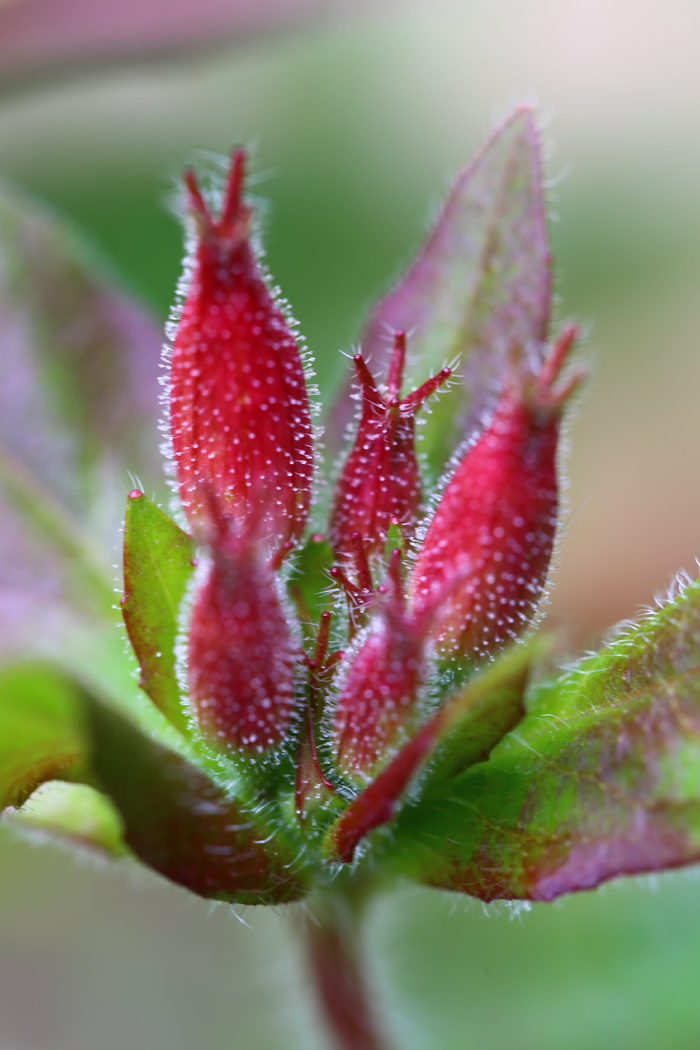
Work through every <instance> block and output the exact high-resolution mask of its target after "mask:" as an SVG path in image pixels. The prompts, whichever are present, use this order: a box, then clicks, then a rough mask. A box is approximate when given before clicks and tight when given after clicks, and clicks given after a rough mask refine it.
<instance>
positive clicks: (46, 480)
mask: <svg viewBox="0 0 700 1050" xmlns="http://www.w3.org/2000/svg"><path fill="white" fill-rule="evenodd" d="M101 273H102V267H101V265H100V264H99V262H98V261H97V260H95V259H94V258H93V257H92V256H91V255H90V253H88V252H87V251H86V250H85V248H84V247H83V246H81V245H80V244H79V243H78V242H77V241H76V238H75V236H74V235H73V234H72V232H71V231H69V230H67V229H65V228H64V227H63V226H62V224H61V223H59V222H58V221H57V220H56V219H54V218H53V216H51V215H50V214H49V213H47V212H45V211H43V210H41V209H39V208H38V207H37V206H35V205H34V204H32V203H30V202H29V201H27V200H26V199H24V198H23V197H21V196H19V195H16V194H14V193H11V192H9V191H7V190H2V191H0V372H1V373H2V377H3V380H2V384H0V628H1V630H0V652H12V651H14V650H16V649H17V648H22V649H29V650H35V649H36V648H37V645H36V643H37V640H39V639H40V638H41V637H42V635H43V634H44V633H45V632H50V631H51V630H52V626H53V624H54V623H55V621H56V619H57V618H58V619H59V620H61V621H64V622H65V619H66V617H68V616H70V615H71V612H70V610H71V609H73V611H75V610H76V609H77V608H78V607H80V606H81V605H82V606H83V609H84V608H85V607H86V606H85V603H86V602H88V603H89V606H88V607H89V608H90V610H91V615H92V613H93V612H94V609H95V598H97V601H98V604H99V606H100V607H101V608H104V607H105V606H108V605H109V604H110V603H111V596H110V585H111V576H112V573H111V571H110V568H109V566H110V562H111V560H112V551H113V545H114V536H115V534H116V530H117V528H118V523H119V521H120V519H121V508H122V506H123V498H124V494H125V492H126V491H128V488H129V487H131V486H130V484H129V480H128V468H129V467H131V468H132V469H138V470H139V471H140V472H141V471H143V472H144V475H145V477H146V478H147V479H152V478H154V477H157V474H158V467H157V447H158V439H157V431H156V418H157V392H158V384H157V371H158V360H159V352H160V344H161V337H160V332H159V330H158V327H157V326H156V325H155V324H154V323H152V322H151V320H150V319H149V318H148V317H147V316H146V314H145V313H144V312H143V311H142V310H141V309H140V308H139V307H137V306H136V305H135V304H133V303H131V302H130V301H129V299H128V298H127V297H126V296H124V295H123V294H121V293H120V292H118V291H117V290H116V289H114V288H113V287H112V286H111V284H110V283H109V282H108V281H107V280H106V279H105V278H103V277H102V276H101Z"/></svg>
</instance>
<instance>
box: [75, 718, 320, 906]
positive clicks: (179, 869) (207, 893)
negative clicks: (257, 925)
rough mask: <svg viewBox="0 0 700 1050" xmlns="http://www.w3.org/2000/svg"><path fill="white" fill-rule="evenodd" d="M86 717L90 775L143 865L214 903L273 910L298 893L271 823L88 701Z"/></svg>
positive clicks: (289, 850)
mask: <svg viewBox="0 0 700 1050" xmlns="http://www.w3.org/2000/svg"><path fill="white" fill-rule="evenodd" d="M86 714H87V721H88V727H89V728H88V731H89V735H90V738H91V741H92V757H91V768H92V770H93V771H94V773H95V775H96V776H97V779H98V781H99V783H100V784H101V785H102V787H103V788H104V790H105V791H106V793H107V794H108V796H109V797H110V798H111V800H112V802H113V803H114V804H115V806H116V807H117V809H118V810H119V813H120V815H121V818H122V821H123V824H124V840H125V842H126V844H127V845H128V846H129V848H130V849H131V850H133V852H134V853H135V854H136V856H137V857H138V858H139V859H140V860H141V861H143V863H144V864H146V865H148V866H149V867H151V868H153V869H154V870H155V871H157V872H159V873H160V874H161V875H164V876H165V878H167V879H170V880H171V881H172V882H176V883H178V885H180V886H184V887H186V888H187V889H189V890H191V891H192V892H193V893H197V894H199V895H200V896H202V897H208V898H213V899H215V900H224V901H236V902H240V903H243V904H273V903H280V902H283V901H288V900H294V899H296V898H297V897H299V896H301V895H302V894H303V892H304V891H305V889H306V877H305V874H304V871H303V869H302V868H301V866H300V863H299V861H298V856H297V854H296V852H295V851H294V849H293V847H292V845H291V844H290V843H289V842H288V840H287V839H286V838H285V837H284V833H283V831H282V829H281V828H279V827H277V826H276V825H275V823H273V822H272V821H271V820H267V819H266V818H265V817H264V816H263V815H262V814H260V813H255V812H253V811H252V809H250V808H246V807H244V806H243V805H242V804H241V803H239V802H236V801H233V800H232V799H230V798H229V796H228V795H227V794H226V793H225V791H224V790H223V789H222V788H221V787H220V786H219V785H218V784H216V783H215V782H214V781H213V780H211V779H210V778H209V777H208V776H207V775H206V774H205V773H204V772H202V770H200V769H199V768H198V767H197V766H195V765H193V764H192V763H191V762H189V761H188V760H187V759H185V758H183V757H182V756H181V755H179V754H176V753H175V752H174V751H171V750H169V749H168V748H165V747H162V746H161V745H160V744H156V743H154V742H153V741H152V740H150V739H149V738H148V737H146V736H144V735H143V734H142V733H141V732H140V731H139V730H138V729H137V728H136V727H135V726H134V725H133V723H131V722H130V721H128V720H127V719H125V718H123V717H122V716H121V715H119V714H117V713H116V712H115V711H112V710H110V709H109V708H107V707H104V706H102V705H101V704H99V703H95V702H94V701H90V700H88V701H87V702H86Z"/></svg>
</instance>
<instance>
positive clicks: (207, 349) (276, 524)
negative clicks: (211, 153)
mask: <svg viewBox="0 0 700 1050" xmlns="http://www.w3.org/2000/svg"><path fill="white" fill-rule="evenodd" d="M244 164H245V154H244V152H243V151H242V150H238V151H236V152H235V153H234V155H233V160H232V165H231V171H230V173H229V177H228V182H227V186H226V192H225V196H224V202H223V207H222V210H221V214H220V216H219V218H214V217H213V216H212V214H211V213H210V211H209V208H208V206H207V204H206V202H205V201H204V198H203V197H202V194H201V191H200V189H199V187H198V185H197V182H196V180H195V176H194V174H193V173H192V172H189V173H187V175H186V176H185V186H186V191H187V206H188V209H189V212H190V215H191V217H192V219H193V222H194V227H195V231H196V242H195V248H194V252H193V256H192V259H191V269H192V272H191V279H190V282H189V289H188V292H187V297H186V300H185V304H184V306H183V309H182V314H181V317H180V321H179V324H178V328H177V334H176V336H175V340H174V344H173V349H172V360H171V367H170V430H171V436H172V446H173V452H174V458H175V468H176V473H177V482H178V487H179V494H180V499H181V501H182V505H183V507H184V510H185V513H186V514H187V517H188V518H189V521H190V523H191V525H192V526H193V527H194V528H195V529H197V528H198V527H199V531H200V532H202V531H204V532H205V533H206V531H207V528H208V527H210V526H211V521H210V509H211V506H212V503H213V504H215V505H216V512H217V517H220V516H225V517H228V518H230V519H231V520H232V521H233V522H234V523H235V524H236V526H237V527H239V528H243V527H245V526H246V525H247V524H248V523H249V520H250V515H251V513H252V512H253V511H254V512H255V514H256V515H257V521H258V523H259V525H260V527H261V528H262V529H263V534H264V535H265V536H266V538H267V539H268V541H269V543H270V546H271V547H272V548H273V549H274V550H280V549H281V548H282V545H283V544H285V543H289V542H290V541H295V540H297V539H298V538H299V536H300V534H301V532H302V530H303V528H304V524H305V522H306V518H307V516H308V509H309V501H310V494H311V476H312V467H313V449H312V436H311V421H310V414H309V399H308V396H307V390H306V382H305V378H304V370H303V365H302V361H301V357H300V353H299V348H298V346H297V343H296V340H295V338H294V336H293V334H292V332H291V330H290V328H289V326H288V324H287V322H286V320H285V318H284V316H283V314H282V311H281V310H280V308H279V306H278V305H277V303H276V302H275V300H274V298H273V296H272V294H271V293H270V291H269V290H268V288H267V286H266V284H265V281H264V279H263V275H262V273H261V270H260V267H259V265H258V263H257V261H256V258H255V254H254V252H253V249H252V247H251V243H250V224H251V212H250V209H249V207H248V206H247V205H246V204H245V203H244V201H243V196H242V194H243V178H244ZM202 527H203V528H202Z"/></svg>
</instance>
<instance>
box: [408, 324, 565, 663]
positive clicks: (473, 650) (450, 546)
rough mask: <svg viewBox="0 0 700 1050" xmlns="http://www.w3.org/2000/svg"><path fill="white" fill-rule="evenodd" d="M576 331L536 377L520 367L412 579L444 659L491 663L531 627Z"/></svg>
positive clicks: (440, 509) (553, 521)
mask: <svg viewBox="0 0 700 1050" xmlns="http://www.w3.org/2000/svg"><path fill="white" fill-rule="evenodd" d="M576 334H577V333H576V329H574V328H570V329H567V330H566V331H565V332H564V333H563V334H562V336H561V337H560V339H559V341H558V342H557V343H556V344H555V345H554V347H553V348H552V350H551V352H550V355H549V356H548V358H547V359H546V360H545V362H544V364H543V365H542V366H541V368H540V370H539V371H538V372H537V373H533V372H531V371H530V370H529V369H528V368H527V367H526V365H525V363H524V362H523V361H522V360H517V361H516V362H512V363H511V371H512V374H511V375H510V376H509V378H508V382H507V383H506V387H505V389H504V392H503V394H502V396H501V399H500V401H499V403H498V405H497V407H496V410H495V412H494V415H493V418H492V419H491V421H490V423H489V424H488V426H487V427H486V429H485V430H484V431H483V433H482V434H481V435H480V436H479V438H478V439H477V440H476V442H475V443H474V444H473V445H471V446H470V447H469V448H468V450H467V452H466V454H465V456H464V458H463V459H462V461H461V463H460V464H459V465H458V467H457V469H456V470H455V472H454V474H453V475H452V477H451V479H450V481H449V482H448V484H447V486H446V488H445V491H444V493H443V495H442V498H441V500H440V502H439V504H438V505H437V508H436V510H435V513H434V515H433V518H432V521H431V522H430V524H429V527H428V529H427V532H426V534H425V537H424V539H423V542H422V544H421V547H420V550H419V552H418V556H417V559H416V562H415V565H414V567H413V571H412V574H411V579H410V593H411V599H412V607H413V609H414V612H415V613H417V614H420V613H429V614H430V615H431V616H432V618H433V626H432V633H433V636H434V638H435V641H436V646H437V650H438V652H440V653H441V654H442V655H443V656H447V657H453V656H454V657H467V658H472V659H475V660H479V659H483V658H484V657H490V656H493V655H494V654H495V653H496V652H498V651H499V650H500V649H502V648H503V647H504V646H505V645H506V644H507V643H508V642H509V641H510V640H512V639H514V638H516V637H517V636H518V635H519V634H520V633H521V632H522V631H523V629H524V628H525V626H526V625H527V624H528V623H529V622H530V620H531V618H532V615H533V613H534V611H535V609H536V606H537V603H538V601H539V599H540V596H541V594H542V589H543V587H544V583H545V579H546V576H547V570H548V568H549V562H550V558H551V554H552V546H553V543H554V537H555V533H556V529H557V522H558V511H559V497H558V484H557V446H558V440H559V430H560V422H561V417H562V412H563V409H564V406H565V404H566V402H567V400H568V398H569V396H570V394H571V393H572V391H573V389H574V388H575V386H577V385H578V383H579V381H580V379H581V375H580V373H578V372H576V373H574V374H572V376H571V377H570V378H569V379H568V381H567V380H564V381H563V382H561V383H559V384H558V385H557V380H558V377H559V374H560V371H561V368H562V366H563V364H564V360H565V357H566V354H567V352H568V350H569V349H570V347H571V345H572V343H573V341H574V339H575V337H576Z"/></svg>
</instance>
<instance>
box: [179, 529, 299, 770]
mask: <svg viewBox="0 0 700 1050" xmlns="http://www.w3.org/2000/svg"><path fill="white" fill-rule="evenodd" d="M294 659H295V646H294V641H293V638H292V636H291V632H290V629H289V626H288V624H287V620H286V618H285V614H284V609H283V607H282V604H281V602H280V599H279V597H278V595H277V589H276V585H275V579H274V574H273V570H272V569H271V567H270V564H269V560H268V559H267V558H266V557H265V556H264V555H263V553H262V552H261V551H260V550H259V549H258V547H257V546H256V544H254V543H253V542H251V540H250V539H248V538H247V537H241V536H238V535H235V534H233V533H229V534H228V535H225V536H222V535H220V536H219V537H218V540H217V543H216V544H215V546H214V549H213V553H212V560H211V564H210V566H209V568H208V570H207V574H206V577H205V579H204V581H203V583H202V584H201V586H200V587H199V590H198V591H197V593H196V596H195V599H194V604H193V608H192V615H191V619H190V627H189V647H188V674H189V697H190V704H191V707H192V710H193V713H194V715H195V718H196V720H197V722H198V724H199V727H200V729H201V730H202V732H203V734H204V735H205V736H206V737H207V738H208V739H209V741H210V742H211V743H212V744H213V745H214V746H217V747H219V748H222V749H224V750H229V751H238V752H247V753H250V754H256V753H261V752H264V751H267V750H269V749H270V748H272V747H274V746H275V745H276V744H278V743H279V742H280V741H281V740H282V738H283V737H284V735H285V733H286V732H287V729H288V728H289V723H290V719H291V717H292V711H293V707H294Z"/></svg>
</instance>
